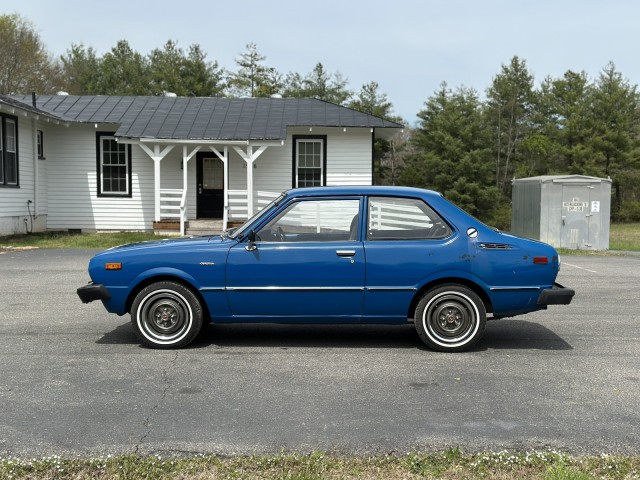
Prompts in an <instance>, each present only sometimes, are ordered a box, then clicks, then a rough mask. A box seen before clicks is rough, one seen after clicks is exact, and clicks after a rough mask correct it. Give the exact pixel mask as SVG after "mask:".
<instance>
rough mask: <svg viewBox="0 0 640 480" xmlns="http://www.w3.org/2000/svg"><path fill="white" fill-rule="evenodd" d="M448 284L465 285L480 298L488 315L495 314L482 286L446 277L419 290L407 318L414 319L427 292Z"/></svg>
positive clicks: (466, 280) (469, 281)
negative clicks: (417, 308)
mask: <svg viewBox="0 0 640 480" xmlns="http://www.w3.org/2000/svg"><path fill="white" fill-rule="evenodd" d="M447 284H457V285H463V286H465V287H467V288H469V289H471V290H472V291H473V292H474V293H475V294H476V295H478V296H479V297H480V300H482V303H483V304H484V308H485V310H486V312H487V313H492V312H493V305H492V303H491V299H490V298H489V295H487V292H486V291H485V290H484V289H483V288H482V287H481V286H480V285H478V284H477V283H475V282H473V281H471V280H469V279H467V278H461V277H445V278H438V279H436V280H432V281H431V282H429V283H426V284H424V285H423V286H422V287H420V288H419V289H418V291H417V292H416V294H415V295H414V296H413V299H412V300H411V303H410V304H409V311H408V312H407V318H413V317H414V314H415V311H416V307H417V306H418V303H419V302H420V299H421V298H422V297H423V295H424V294H425V293H426V292H428V291H429V290H431V289H432V288H435V287H438V286H440V285H447Z"/></svg>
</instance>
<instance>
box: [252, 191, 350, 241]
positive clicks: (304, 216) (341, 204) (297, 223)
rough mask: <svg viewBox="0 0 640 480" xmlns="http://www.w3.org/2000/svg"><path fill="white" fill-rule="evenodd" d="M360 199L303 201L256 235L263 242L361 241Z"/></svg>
mask: <svg viewBox="0 0 640 480" xmlns="http://www.w3.org/2000/svg"><path fill="white" fill-rule="evenodd" d="M359 211H360V200H357V199H348V200H302V201H299V202H295V203H294V204H292V205H290V206H289V207H288V208H287V209H286V210H285V211H284V212H282V213H281V214H280V215H278V217H276V218H275V219H273V220H272V221H271V222H269V223H268V224H267V225H266V226H265V227H264V228H262V229H261V230H260V231H259V232H257V233H256V240H258V241H263V242H339V241H354V242H355V241H356V240H357V239H358V214H359Z"/></svg>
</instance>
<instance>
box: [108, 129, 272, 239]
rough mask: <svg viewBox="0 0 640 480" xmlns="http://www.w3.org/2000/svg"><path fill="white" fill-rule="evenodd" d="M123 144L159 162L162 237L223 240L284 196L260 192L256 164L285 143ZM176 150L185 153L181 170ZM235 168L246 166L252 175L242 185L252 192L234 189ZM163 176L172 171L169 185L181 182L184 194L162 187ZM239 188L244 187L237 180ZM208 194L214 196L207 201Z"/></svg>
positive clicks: (157, 208)
mask: <svg viewBox="0 0 640 480" xmlns="http://www.w3.org/2000/svg"><path fill="white" fill-rule="evenodd" d="M118 141H119V142H120V143H128V144H132V145H137V146H139V147H140V149H141V150H142V151H143V152H145V153H146V154H147V155H148V157H149V158H151V160H153V162H154V170H153V172H154V175H153V177H154V183H153V192H154V219H153V229H154V232H156V233H158V234H163V235H207V234H219V233H221V232H222V231H224V230H226V229H228V228H231V227H233V226H237V225H240V224H242V223H244V221H246V219H247V218H250V217H251V216H253V215H254V213H256V212H258V211H260V210H261V209H262V208H264V207H265V206H266V205H268V204H269V203H270V202H271V201H272V200H273V199H274V198H276V197H277V196H278V195H279V194H280V192H279V191H278V192H272V191H263V190H255V188H254V168H255V162H256V160H257V159H258V157H259V156H260V155H261V154H262V153H264V151H265V150H266V149H267V148H268V147H270V146H279V147H281V146H283V145H284V141H262V142H259V143H254V142H251V141H206V140H200V141H192V140H170V141H169V140H159V139H153V140H151V139H149V140H147V139H119V140H118ZM176 146H181V147H182V156H181V159H180V163H179V165H180V170H177V167H175V166H174V165H175V159H176V155H173V156H169V153H170V152H171V151H172V150H174V148H175V147H176ZM231 151H233V152H235V153H236V154H237V155H234V160H233V162H231V155H230V153H231ZM170 157H172V158H173V160H172V161H169V164H168V167H167V169H165V168H164V167H163V159H165V158H170ZM178 158H180V157H178ZM193 159H197V162H195V161H194V162H191V160H193ZM172 162H174V163H172ZM203 162H207V163H206V166H203ZM236 162H239V163H236ZM164 163H166V162H164ZM190 163H191V164H192V167H193V163H196V165H197V169H194V168H189V164H190ZM230 163H233V164H234V165H238V164H242V165H243V168H244V169H245V172H246V175H243V177H246V180H244V181H242V182H240V185H242V186H246V187H247V188H246V189H243V190H236V189H231V188H230V173H229V171H230ZM163 171H166V173H165V175H166V177H165V180H167V179H168V180H172V182H173V183H174V184H175V183H176V182H175V180H177V178H179V177H180V176H181V177H182V182H181V183H182V188H162V187H163V186H166V185H163V182H161V176H162V173H163ZM194 171H195V172H196V173H195V175H194ZM189 172H191V173H189ZM176 174H178V175H176ZM194 177H196V178H197V187H196V188H194V182H195V180H196V179H194ZM234 185H238V180H237V179H236V181H235V182H234ZM203 192H204V193H205V195H204V196H203ZM207 192H208V193H209V196H207V195H206V194H207ZM194 196H195V198H196V199H197V203H196V205H194V203H193V198H194ZM214 197H215V198H214ZM190 199H191V201H190ZM214 201H215V204H216V206H215V207H212V205H211V204H212V203H213V202H214ZM201 207H202V208H201ZM205 207H206V208H205Z"/></svg>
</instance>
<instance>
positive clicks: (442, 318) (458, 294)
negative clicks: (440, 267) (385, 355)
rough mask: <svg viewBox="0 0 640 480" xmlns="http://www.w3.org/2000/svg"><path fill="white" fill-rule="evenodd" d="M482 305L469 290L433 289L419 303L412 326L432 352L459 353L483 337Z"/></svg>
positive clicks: (484, 318)
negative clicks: (413, 325)
mask: <svg viewBox="0 0 640 480" xmlns="http://www.w3.org/2000/svg"><path fill="white" fill-rule="evenodd" d="M486 321H487V314H486V310H485V306H484V303H483V302H482V300H481V299H480V297H479V296H478V295H477V294H476V293H475V292H474V291H473V290H471V289H470V288H467V287H465V286H463V285H457V284H448V285H440V286H438V287H435V288H432V289H431V290H429V291H428V292H426V293H425V294H424V296H423V297H422V298H421V299H420V302H418V305H417V307H416V311H415V325H416V331H417V332H418V336H419V337H420V338H421V339H422V341H423V342H424V343H425V344H426V345H427V346H428V347H429V348H432V349H433V350H438V351H441V352H459V351H462V350H467V349H468V348H471V347H472V346H473V345H475V344H476V343H477V342H478V340H480V339H481V338H482V336H483V335H484V328H485V324H486Z"/></svg>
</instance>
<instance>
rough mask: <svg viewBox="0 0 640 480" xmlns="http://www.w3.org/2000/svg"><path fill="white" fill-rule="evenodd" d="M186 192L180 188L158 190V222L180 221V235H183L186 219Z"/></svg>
mask: <svg viewBox="0 0 640 480" xmlns="http://www.w3.org/2000/svg"><path fill="white" fill-rule="evenodd" d="M186 193H187V192H186V190H183V189H181V188H163V189H161V190H160V220H171V219H175V218H177V219H179V220H180V235H184V222H185V219H186V210H187V208H186V200H187V195H186Z"/></svg>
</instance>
